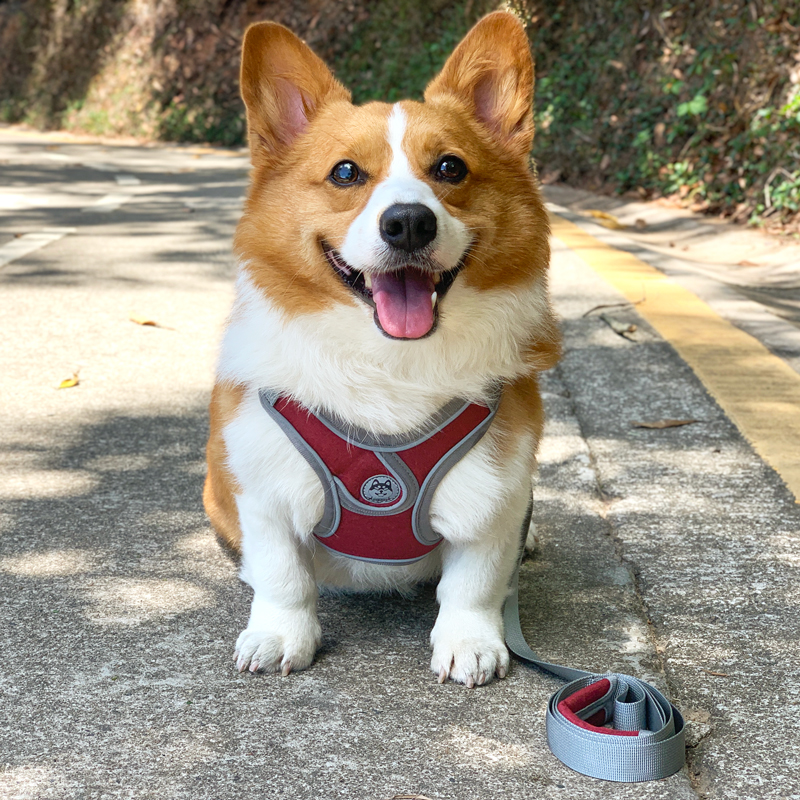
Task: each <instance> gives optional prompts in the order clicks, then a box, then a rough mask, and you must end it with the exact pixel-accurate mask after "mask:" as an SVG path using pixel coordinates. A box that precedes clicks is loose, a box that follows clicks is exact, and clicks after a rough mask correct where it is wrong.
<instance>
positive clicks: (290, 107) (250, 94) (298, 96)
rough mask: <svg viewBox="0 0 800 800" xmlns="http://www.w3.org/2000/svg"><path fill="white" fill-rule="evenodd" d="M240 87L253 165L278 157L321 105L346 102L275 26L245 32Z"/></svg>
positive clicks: (320, 66)
mask: <svg viewBox="0 0 800 800" xmlns="http://www.w3.org/2000/svg"><path fill="white" fill-rule="evenodd" d="M239 84H240V88H241V92H242V99H243V100H244V104H245V106H246V107H247V129H248V134H249V138H250V149H251V153H252V156H253V162H254V163H258V162H260V161H261V160H266V162H267V163H271V162H272V161H274V160H275V159H277V158H280V157H281V156H282V155H283V153H284V152H285V151H286V150H287V149H289V148H290V147H291V146H292V144H293V143H294V141H295V140H296V139H297V138H298V137H299V136H301V135H302V134H303V133H305V131H306V130H307V128H308V126H309V124H310V122H311V121H312V120H313V118H314V117H315V116H316V114H317V113H318V112H319V110H320V108H322V106H323V105H325V104H326V103H328V102H331V101H334V100H344V101H349V100H350V92H348V91H347V89H345V88H344V86H342V85H341V84H340V83H339V81H337V80H336V79H335V78H334V77H333V74H332V73H331V71H330V70H329V69H328V68H327V67H326V66H325V63H324V62H323V61H322V59H321V58H319V56H317V55H316V54H315V53H314V52H313V51H312V50H311V48H310V47H308V45H306V44H305V43H304V42H303V41H302V40H300V39H299V38H298V37H297V36H295V35H294V34H293V33H292V32H291V31H290V30H289V29H288V28H285V27H283V25H278V24H277V23H276V22H257V23H255V24H254V25H251V26H250V27H249V28H248V29H247V32H246V33H245V36H244V43H243V44H242V68H241V73H240V80H239Z"/></svg>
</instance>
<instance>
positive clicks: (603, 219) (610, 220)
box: [586, 208, 626, 231]
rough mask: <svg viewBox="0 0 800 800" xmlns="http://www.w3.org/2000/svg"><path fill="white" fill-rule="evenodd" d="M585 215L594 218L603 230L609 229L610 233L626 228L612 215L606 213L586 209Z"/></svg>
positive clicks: (595, 209)
mask: <svg viewBox="0 0 800 800" xmlns="http://www.w3.org/2000/svg"><path fill="white" fill-rule="evenodd" d="M586 213H587V214H589V215H590V216H592V217H594V218H595V219H596V220H597V221H598V222H599V223H600V224H601V225H602V226H603V227H604V228H609V229H611V230H612V231H621V230H624V229H625V228H626V226H625V225H623V224H622V223H621V222H620V221H619V220H618V219H617V218H616V217H615V216H614V215H613V214H609V213H608V212H607V211H600V209H598V208H588V209H586Z"/></svg>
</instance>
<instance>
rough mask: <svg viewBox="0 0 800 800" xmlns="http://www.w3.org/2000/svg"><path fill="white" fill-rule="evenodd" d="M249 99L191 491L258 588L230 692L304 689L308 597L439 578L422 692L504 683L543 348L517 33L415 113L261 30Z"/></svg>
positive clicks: (470, 49) (460, 67)
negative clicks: (284, 686)
mask: <svg viewBox="0 0 800 800" xmlns="http://www.w3.org/2000/svg"><path fill="white" fill-rule="evenodd" d="M241 92H242V97H243V99H244V102H245V105H246V109H247V125H248V139H249V146H250V152H251V160H252V168H253V169H252V175H251V186H250V189H249V193H248V196H247V201H246V206H245V210H244V214H243V217H242V219H241V222H240V223H239V226H238V228H237V231H236V236H235V240H234V250H235V254H236V257H237V259H238V265H239V272H238V280H237V284H236V297H235V301H234V305H233V310H232V312H231V314H230V317H229V319H228V321H227V325H226V328H225V331H224V335H223V340H222V345H221V351H220V357H219V365H218V370H217V376H216V384H215V386H214V389H213V394H212V398H211V406H210V437H209V440H208V447H207V457H208V476H207V480H206V484H205V489H204V504H205V508H206V511H207V513H208V516H209V518H210V519H211V522H212V524H213V526H214V528H215V529H216V531H217V533H218V534H219V536H220V537H221V538H222V539H223V540H224V541H225V542H226V543H228V544H229V545H230V546H231V547H233V548H234V549H235V550H237V551H238V552H239V553H240V554H241V578H242V579H243V580H244V581H245V582H246V583H248V584H249V585H250V587H252V589H253V601H252V607H251V612H250V618H249V621H248V623H247V627H246V628H245V629H244V630H243V631H242V632H241V635H240V636H239V638H238V641H237V643H236V648H235V656H234V657H235V661H236V664H237V666H238V669H239V670H240V671H244V670H249V671H250V672H279V673H281V674H282V675H284V676H285V675H288V674H289V673H290V672H292V671H293V670H302V669H305V668H307V667H309V666H310V665H311V664H312V661H313V659H314V654H315V651H316V650H317V647H318V646H319V643H320V636H321V630H320V624H319V621H318V617H317V596H318V592H319V590H320V589H325V588H331V589H334V590H354V591H365V590H378V591H390V590H398V591H401V592H402V591H404V590H405V591H408V590H409V589H410V588H411V587H413V586H414V585H416V584H418V583H420V582H426V581H430V580H432V579H435V578H437V577H438V578H439V582H438V588H437V600H438V603H439V613H438V617H437V620H436V623H435V625H434V627H433V630H432V632H431V635H430V643H431V648H432V650H433V655H432V659H431V669H432V670H433V672H434V674H435V675H436V676H437V677H438V679H439V681H440V682H444V681H446V680H447V679H451V680H453V681H456V682H460V683H463V684H466V685H467V686H469V687H473V686H477V685H481V684H485V683H488V682H489V681H491V680H492V679H493V678H494V677H497V678H503V677H505V675H506V674H507V671H508V663H509V655H508V651H507V649H506V646H505V644H504V631H503V622H502V609H503V604H504V601H505V598H506V595H507V593H508V589H509V582H510V579H511V577H512V575H513V573H514V569H515V567H516V564H517V559H518V555H519V552H520V547H521V538H520V537H521V529H522V528H523V527H527V526H526V525H525V522H524V521H525V519H526V513H529V508H530V502H531V480H532V478H531V476H532V474H533V471H534V468H535V453H536V448H537V444H538V442H539V438H540V436H541V433H542V426H543V412H542V403H541V399H540V396H539V391H538V386H537V373H538V372H540V371H542V370H545V369H548V368H549V367H551V366H553V365H554V364H555V363H556V361H557V360H558V357H559V347H560V339H559V333H558V327H557V324H556V321H555V319H554V315H553V312H552V310H551V307H550V303H549V298H548V290H547V268H548V263H549V255H550V253H549V244H548V234H549V231H548V221H547V216H546V212H545V209H544V207H543V204H542V201H541V198H540V194H539V190H538V188H537V185H536V182H535V179H534V176H533V175H532V173H531V169H530V162H529V152H530V149H531V145H532V140H533V116H532V94H533V63H532V60H531V55H530V49H529V44H528V40H527V37H526V35H525V31H524V29H523V26H522V24H521V23H520V22H519V21H518V20H517V18H516V17H514V16H513V15H512V14H510V13H507V12H495V13H492V14H490V15H488V16H486V17H484V18H483V19H482V20H481V21H479V22H478V23H477V24H476V25H475V26H474V27H473V28H472V30H471V31H470V32H469V33H468V34H467V36H466V37H465V38H464V39H463V41H462V42H461V43H460V44H459V45H458V47H457V48H456V49H455V51H454V52H453V53H452V54H451V56H450V57H449V59H448V60H447V62H446V63H445V65H444V67H443V69H442V71H441V73H440V74H439V75H438V76H437V77H436V78H434V79H433V80H432V82H431V83H430V84H429V85H428V87H427V89H426V91H425V95H424V102H416V101H403V102H398V103H394V104H385V103H378V102H371V103H367V104H365V105H363V106H354V105H353V104H352V103H351V98H350V93H349V92H348V90H347V89H345V87H344V86H342V85H341V84H340V83H339V82H338V81H337V80H336V79H335V78H334V76H333V74H332V73H331V72H330V70H329V69H328V68H327V67H326V65H325V64H324V63H323V62H322V61H321V60H320V59H319V58H318V57H317V56H316V55H315V54H314V53H313V52H312V51H311V49H310V48H309V47H308V46H307V45H305V44H304V43H303V42H302V41H301V40H300V39H299V38H297V37H296V36H295V35H294V34H293V33H291V32H290V31H289V30H288V29H286V28H284V27H282V26H281V25H278V24H275V23H270V22H262V23H257V24H254V25H252V26H251V27H250V28H248V30H247V32H246V34H245V37H244V43H243V49H242V65H241ZM523 538H524V533H523Z"/></svg>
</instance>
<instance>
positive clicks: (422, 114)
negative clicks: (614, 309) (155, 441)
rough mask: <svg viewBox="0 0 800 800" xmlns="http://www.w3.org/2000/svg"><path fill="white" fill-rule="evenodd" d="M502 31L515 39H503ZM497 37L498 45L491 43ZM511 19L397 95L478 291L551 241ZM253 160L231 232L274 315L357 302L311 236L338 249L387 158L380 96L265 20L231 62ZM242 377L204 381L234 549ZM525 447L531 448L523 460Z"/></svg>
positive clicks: (511, 408)
mask: <svg viewBox="0 0 800 800" xmlns="http://www.w3.org/2000/svg"><path fill="white" fill-rule="evenodd" d="M509 41H512V42H514V43H515V44H516V46H515V47H508V46H506V43H507V42H509ZM501 42H502V43H504V44H503V46H501V45H500V44H499V43H501ZM527 48H528V44H527V39H526V36H525V32H524V29H523V28H522V25H521V24H520V23H519V21H518V20H516V19H515V18H514V17H513V16H512V15H510V14H508V13H503V12H498V13H495V14H491V15H489V16H488V17H487V18H485V19H484V21H483V22H482V23H481V24H480V25H479V26H477V27H476V28H474V29H473V31H472V32H470V33H469V34H468V35H467V37H466V38H465V39H464V40H463V42H462V43H461V44H460V45H459V46H458V47H457V48H456V50H455V52H454V53H453V55H452V56H451V57H450V59H449V60H448V61H447V63H446V65H445V67H444V69H443V70H442V72H441V73H440V75H438V76H437V77H436V78H435V79H434V80H433V81H432V82H431V83H430V84H429V86H428V88H427V89H426V92H425V103H424V104H423V103H417V102H412V101H406V102H403V103H401V107H402V109H403V111H404V112H405V114H406V117H407V128H406V132H405V138H404V150H405V152H406V154H407V157H408V159H409V163H410V165H411V168H412V170H413V172H414V174H415V175H416V177H418V178H420V179H421V180H425V181H427V182H428V183H429V185H430V186H431V187H432V188H433V190H434V192H435V193H436V195H437V197H438V198H439V200H440V202H441V203H442V204H443V205H444V206H445V208H446V209H447V211H448V212H449V213H450V214H451V215H452V216H453V217H455V218H457V219H459V220H460V221H462V222H463V223H464V224H465V225H466V226H467V228H468V229H469V230H470V231H471V232H472V233H473V235H474V237H475V238H474V243H473V245H472V248H471V250H470V252H469V255H468V257H467V260H466V263H465V267H464V270H463V273H462V275H461V276H460V278H459V280H462V281H464V282H465V283H466V284H467V285H468V286H470V287H472V288H475V289H477V290H480V291H489V290H497V289H507V290H508V291H511V292H513V291H514V289H515V287H519V286H526V285H528V284H531V283H532V282H534V281H544V280H546V278H545V276H546V271H547V267H548V262H549V257H550V249H549V243H548V237H549V227H548V222H547V215H546V212H545V209H544V206H543V203H542V200H541V197H540V194H539V190H538V188H537V186H536V185H535V182H534V179H533V177H532V175H531V173H530V168H529V163H528V157H529V151H530V147H531V143H532V139H533V116H532V93H533V70H532V65H531V62H530V59H529V58H528V56H527V54H528V49H527ZM241 90H242V97H243V99H244V101H245V104H246V106H247V120H248V134H249V141H250V148H251V155H252V161H253V172H252V176H251V178H252V182H251V188H250V191H249V194H248V198H247V202H246V207H245V212H244V215H243V218H242V220H241V222H240V224H239V227H238V229H237V232H236V236H235V240H234V250H235V253H236V255H237V257H238V259H239V261H240V263H241V264H242V265H243V268H244V269H245V270H246V272H247V273H248V274H249V277H250V278H251V279H252V281H253V283H254V284H255V286H256V287H257V288H258V289H260V290H261V291H262V292H263V294H264V295H265V296H266V297H267V298H269V300H270V302H271V304H272V305H273V306H274V307H276V308H277V309H279V310H280V311H281V313H283V314H284V315H286V316H287V317H289V318H291V317H296V316H299V315H306V314H313V313H316V312H320V311H323V310H325V309H326V308H329V307H331V306H333V305H334V304H348V305H356V304H358V303H359V302H361V301H359V300H358V299H357V298H356V297H355V296H354V295H353V293H352V292H351V291H350V290H349V289H348V288H347V287H346V286H345V285H344V284H343V282H342V281H341V280H340V278H339V277H338V276H336V275H335V274H334V272H333V271H332V269H331V267H330V265H329V264H328V262H327V260H326V258H325V256H324V255H323V253H322V250H321V247H320V243H321V242H322V241H323V240H324V241H326V242H327V243H329V244H330V245H331V246H333V247H335V248H339V247H340V246H341V244H342V242H343V240H344V237H345V236H346V233H347V231H348V229H349V227H350V225H351V224H352V223H353V221H354V220H355V219H356V217H357V216H358V215H359V213H360V212H361V211H362V210H363V208H364V206H365V205H366V203H367V202H368V200H369V196H370V193H371V191H372V189H373V187H374V186H375V185H377V184H378V183H379V182H380V181H381V180H383V179H384V177H385V176H386V175H387V173H388V170H389V165H390V161H391V157H392V153H391V148H390V146H389V144H388V142H387V140H386V125H387V120H388V118H389V114H390V113H391V109H392V106H390V105H388V104H384V103H369V104H367V105H365V106H361V107H354V106H353V105H352V104H351V103H350V94H349V92H348V91H347V90H346V89H345V88H344V87H343V86H342V85H341V84H339V83H338V82H337V81H336V80H335V79H334V77H333V75H332V74H331V73H330V71H329V70H328V68H327V67H326V66H325V64H324V63H323V62H322V61H321V60H320V59H319V58H318V57H317V56H316V55H315V54H314V53H313V52H312V51H311V50H310V49H309V48H308V47H307V46H306V45H305V44H303V43H302V42H300V40H298V39H297V38H296V37H295V36H294V35H293V34H291V33H290V32H289V31H288V30H286V29H285V28H282V27H281V26H279V25H275V24H274V23H259V24H257V25H254V26H251V27H250V28H249V29H248V31H247V34H246V37H245V42H244V47H243V55H242V70H241ZM443 152H446V153H449V154H453V155H456V156H459V157H461V158H462V159H463V160H464V161H465V162H466V163H467V164H468V165H469V174H468V176H467V177H466V179H465V180H463V181H462V182H461V183H458V184H455V185H454V184H449V183H442V182H436V181H434V180H433V179H432V178H431V176H430V171H431V169H432V167H433V166H434V164H435V163H436V160H437V159H438V158H440V157H441V156H442V154H443ZM351 159H352V160H353V161H355V162H356V163H357V164H358V166H359V168H360V169H361V170H362V171H363V172H364V173H365V174H366V176H367V181H366V183H365V184H364V185H363V186H351V187H347V188H344V189H343V188H341V187H337V186H335V185H333V184H332V183H331V181H330V180H329V179H328V177H329V174H330V170H331V168H332V166H333V165H334V164H336V163H337V162H339V161H341V160H351ZM559 343H560V336H559V333H558V329H557V326H556V324H555V320H554V319H553V317H552V315H549V314H547V313H543V316H542V320H541V327H540V329H539V330H538V331H537V332H536V334H535V338H532V339H531V340H530V342H528V343H527V344H526V345H525V346H524V350H525V354H526V361H527V363H528V364H529V365H530V368H531V371H532V374H530V375H528V376H525V377H521V378H519V379H517V380H516V381H515V382H513V383H511V384H510V385H508V386H507V387H506V388H505V390H504V395H503V400H502V403H501V406H500V410H499V412H498V416H497V420H496V423H495V424H496V425H497V427H498V429H499V430H500V431H502V436H501V439H500V450H501V453H500V455H501V456H503V455H505V454H507V453H509V452H510V451H511V449H512V448H513V443H514V441H515V440H516V439H517V438H518V437H519V436H520V435H522V434H524V433H525V432H529V433H531V434H532V435H533V437H534V440H535V441H536V442H538V440H539V438H540V436H541V430H542V425H543V412H542V404H541V399H540V397H539V391H538V383H537V379H536V376H535V374H533V372H534V371H538V370H543V369H548V368H550V367H552V366H553V365H554V364H555V363H556V361H557V360H558V357H559V355H560V344H559ZM242 394H243V387H241V386H225V385H217V386H216V387H215V389H214V393H213V396H212V400H211V435H210V438H209V442H208V450H207V452H208V465H209V472H208V479H207V481H206V486H205V491H204V502H205V506H206V510H207V512H208V514H209V517H210V518H211V521H212V524H213V525H214V527H215V528H216V529H217V531H218V532H219V533H220V535H221V536H222V538H223V539H224V540H225V541H226V542H227V543H228V544H230V545H231V546H232V547H234V548H238V545H239V542H240V539H241V531H240V527H239V521H238V514H237V509H236V503H235V498H234V494H235V492H236V491H237V488H238V487H237V486H236V485H235V482H234V480H233V478H232V476H231V474H230V473H229V471H228V470H227V468H226V466H225V463H226V451H225V444H224V441H223V439H222V429H223V427H224V426H225V424H227V422H228V421H229V420H231V419H232V418H233V416H234V415H235V413H236V409H237V407H238V405H239V403H240V402H241V399H242ZM532 461H533V451H532V452H531V462H532Z"/></svg>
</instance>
